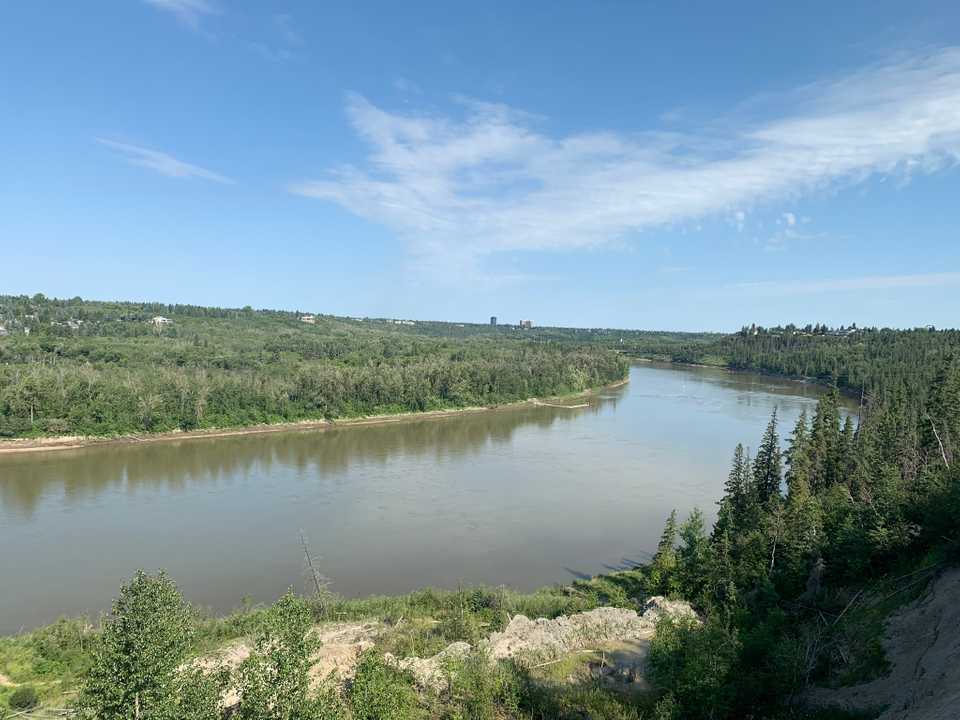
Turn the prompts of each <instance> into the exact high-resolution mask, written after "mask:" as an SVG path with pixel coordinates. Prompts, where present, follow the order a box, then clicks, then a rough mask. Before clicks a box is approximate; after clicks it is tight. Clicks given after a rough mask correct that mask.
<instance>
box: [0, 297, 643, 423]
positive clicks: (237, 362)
mask: <svg viewBox="0 0 960 720" xmlns="http://www.w3.org/2000/svg"><path fill="white" fill-rule="evenodd" d="M2 300H3V302H2V303H0V310H2V317H3V320H2V321H3V322H6V323H7V325H8V326H9V327H8V329H9V328H14V330H15V332H13V333H11V334H9V335H7V336H5V337H2V338H0V436H5V437H28V436H38V435H74V434H76V435H110V434H123V433H140V432H158V431H167V430H176V429H179V430H192V429H199V428H208V427H230V426H240V425H249V424H255V423H274V422H288V421H297V420H304V419H321V418H337V417H351V416H357V415H367V414H376V413H391V412H403V411H423V410H433V409H444V408H457V407H465V406H472V405H491V404H498V403H506V402H513V401H517V400H525V399H527V398H529V397H535V396H547V395H558V394H564V393H571V392H579V391H582V390H585V389H587V388H590V387H595V386H599V385H603V384H607V383H610V382H614V381H617V380H620V379H622V378H623V377H625V375H626V371H627V365H626V362H625V361H624V360H623V359H622V358H621V357H619V356H618V355H617V354H616V353H614V352H612V351H610V350H608V349H604V348H601V347H594V348H581V347H578V346H575V345H571V344H564V343H549V342H548V343H544V342H534V341H532V340H530V339H528V338H523V339H511V340H510V341H507V340H504V339H499V338H495V337H494V338H488V337H475V338H449V337H432V336H426V335H418V334H415V333H411V332H408V331H405V332H401V331H398V330H396V329H394V326H392V325H387V324H386V323H379V324H377V323H358V322H353V321H349V320H346V319H337V318H332V317H329V316H318V317H315V318H314V322H313V323H310V324H308V323H305V322H302V321H301V320H300V316H299V314H297V313H278V312H273V311H253V310H249V309H241V310H236V311H232V310H231V311H221V310H219V309H217V308H195V307H192V306H154V305H150V304H144V305H137V304H133V303H87V302H84V301H79V300H75V301H54V300H47V299H45V298H41V297H36V296H35V297H33V298H27V299H24V298H3V299H2ZM158 310H163V311H164V312H166V313H167V314H166V315H164V316H162V317H163V318H164V320H166V321H169V322H161V321H154V318H155V317H157V316H155V315H154V313H155V312H156V311H158ZM404 329H405V330H406V326H404Z"/></svg>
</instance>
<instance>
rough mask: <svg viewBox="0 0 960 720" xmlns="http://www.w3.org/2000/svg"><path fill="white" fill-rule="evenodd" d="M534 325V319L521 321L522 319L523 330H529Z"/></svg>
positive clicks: (521, 327) (521, 326)
mask: <svg viewBox="0 0 960 720" xmlns="http://www.w3.org/2000/svg"><path fill="white" fill-rule="evenodd" d="M532 327H533V320H521V321H520V329H521V330H529V329H530V328H532Z"/></svg>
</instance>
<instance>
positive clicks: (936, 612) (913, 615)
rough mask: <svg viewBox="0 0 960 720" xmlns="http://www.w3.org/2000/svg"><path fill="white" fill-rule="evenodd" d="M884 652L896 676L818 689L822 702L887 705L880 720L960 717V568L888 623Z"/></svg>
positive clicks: (817, 700) (814, 697) (812, 697)
mask: <svg viewBox="0 0 960 720" xmlns="http://www.w3.org/2000/svg"><path fill="white" fill-rule="evenodd" d="M883 647H884V651H885V652H886V655H887V659H888V660H889V661H890V665H891V670H890V674H889V675H887V676H886V677H883V678H880V679H878V680H874V681H873V682H869V683H865V684H863V685H856V686H854V687H849V688H840V689H838V690H828V689H826V688H815V689H814V690H813V691H811V692H810V693H808V695H807V699H808V700H809V701H810V702H811V703H813V704H816V705H838V706H840V707H845V708H850V709H875V708H881V707H885V708H886V710H885V711H884V712H883V714H882V715H880V718H879V720H957V718H958V717H960V568H953V569H951V570H948V571H946V572H944V573H942V574H941V575H940V577H938V578H937V579H936V580H935V581H934V582H933V583H932V584H931V585H930V588H929V589H928V591H927V593H926V595H924V597H922V598H920V599H919V600H917V601H916V602H915V603H912V604H911V605H908V606H907V607H905V608H902V609H901V610H899V611H898V612H896V613H895V614H893V615H892V616H891V617H890V619H889V620H888V621H887V628H886V636H885V638H884V640H883Z"/></svg>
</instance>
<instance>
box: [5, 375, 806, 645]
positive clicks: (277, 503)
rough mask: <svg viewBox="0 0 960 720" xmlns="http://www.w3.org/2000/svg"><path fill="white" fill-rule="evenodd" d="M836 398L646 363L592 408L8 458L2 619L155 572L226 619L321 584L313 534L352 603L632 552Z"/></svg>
mask: <svg viewBox="0 0 960 720" xmlns="http://www.w3.org/2000/svg"><path fill="white" fill-rule="evenodd" d="M820 392H821V390H820V389H819V388H817V387H815V386H811V385H806V384H801V383H794V382H789V381H783V380H777V379H773V378H770V377H766V376H760V375H752V374H741V373H730V372H726V371H722V370H717V369H709V368H675V367H669V366H661V365H657V364H647V363H644V364H638V365H635V366H634V367H633V368H632V369H631V373H630V382H629V383H628V384H627V385H624V386H622V387H618V388H615V389H610V390H605V391H603V392H601V393H599V394H598V395H597V396H595V397H594V398H591V400H590V401H589V406H588V407H582V408H575V409H568V408H557V407H531V406H522V407H515V408H506V409H502V410H497V411H493V412H486V413H477V414H465V415H462V416H455V417H447V418H435V419H412V420H409V421H404V422H397V423H391V424H386V425H379V426H363V427H352V428H348V427H345V428H341V429H335V430H331V431H326V432H311V431H291V432H283V433H271V434H263V435H248V436H241V437H232V438H218V439H197V440H185V441H174V442H169V443H154V444H144V445H112V446H101V447H90V448H85V449H79V450H66V451H58V452H52V453H30V454H25V455H11V456H6V457H0V634H9V633H13V632H18V631H19V630H21V629H23V628H30V627H33V626H36V625H39V624H42V623H47V622H50V621H52V620H54V619H56V618H57V617H58V616H60V615H77V614H83V613H86V614H90V615H92V616H96V614H97V613H99V612H101V611H103V610H105V609H107V608H108V607H109V604H110V600H111V598H112V597H114V596H115V595H116V592H117V590H118V589H119V587H120V584H121V582H122V581H123V580H124V579H125V578H128V577H129V576H130V575H131V573H132V572H133V571H134V570H135V569H136V568H138V567H142V568H146V569H151V570H152V569H157V568H165V569H167V570H168V571H169V572H170V573H171V575H172V576H173V577H174V579H175V580H176V581H177V582H178V584H179V585H180V587H181V589H182V590H183V591H184V594H185V595H186V596H187V598H188V599H190V600H191V601H193V602H195V603H197V604H199V605H201V606H204V607H208V608H210V609H211V610H213V611H216V612H222V611H227V610H229V609H232V608H234V607H237V606H238V605H239V604H240V603H241V601H242V600H243V599H249V600H251V601H254V602H260V601H270V600H273V599H275V598H276V597H278V596H279V595H280V594H281V593H282V592H283V591H284V590H285V589H286V588H287V587H289V586H293V587H294V588H296V589H298V590H305V589H306V588H307V584H306V576H305V573H304V558H303V551H302V549H301V544H300V531H301V530H302V531H303V533H304V535H305V536H306V538H307V541H308V544H309V547H310V549H311V551H312V553H313V554H314V555H315V556H318V565H319V569H320V570H321V571H322V572H323V573H324V574H326V575H327V576H329V577H330V578H331V580H332V585H331V590H333V591H335V592H338V593H341V594H344V595H350V596H356V595H365V594H371V593H398V592H404V591H408V590H412V589H415V588H418V587H423V586H426V585H436V586H443V587H452V586H456V584H457V583H458V582H463V583H465V584H471V583H487V584H506V585H509V586H512V587H515V588H518V589H523V590H529V589H533V588H536V587H538V586H541V585H545V584H549V583H554V582H567V581H570V580H572V579H574V578H576V577H580V576H586V575H591V574H595V573H598V572H603V571H605V570H610V569H613V568H619V567H624V566H626V565H629V564H630V563H633V562H637V561H643V560H646V559H648V558H649V554H650V552H651V551H652V550H653V549H654V548H655V547H656V543H657V539H658V537H659V534H660V531H661V529H662V527H663V521H664V519H665V518H666V516H667V515H668V514H669V512H670V510H671V509H672V508H677V509H678V511H679V512H680V513H681V514H682V515H683V514H686V513H687V512H688V511H689V510H690V509H692V508H693V507H695V506H699V507H701V508H702V509H703V510H704V511H705V513H706V514H707V516H708V518H709V519H710V520H711V521H712V519H713V517H714V515H715V503H716V501H717V499H718V498H719V497H720V495H721V493H722V490H723V483H724V480H725V478H726V474H727V470H728V465H729V461H730V458H731V456H732V454H733V448H734V446H735V445H736V443H738V442H743V443H744V444H745V445H752V446H755V445H756V444H757V442H758V441H759V439H760V436H761V434H762V432H763V430H764V427H765V426H766V423H767V420H768V418H769V416H770V413H771V411H772V410H773V408H774V407H776V408H777V409H778V412H779V417H780V419H781V436H784V435H786V434H788V433H789V431H790V429H791V428H792V426H793V424H794V422H795V421H796V419H797V417H798V416H799V414H800V412H801V411H802V410H803V409H804V408H807V409H808V410H809V411H811V412H812V409H813V405H814V404H815V402H816V397H817V396H818V395H819V393H820ZM577 402H582V401H577Z"/></svg>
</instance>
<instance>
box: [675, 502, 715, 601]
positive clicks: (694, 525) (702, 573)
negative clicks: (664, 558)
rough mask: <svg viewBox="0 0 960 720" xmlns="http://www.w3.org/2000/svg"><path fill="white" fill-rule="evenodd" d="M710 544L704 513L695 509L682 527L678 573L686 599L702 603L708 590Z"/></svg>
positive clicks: (678, 554) (678, 553) (678, 552)
mask: <svg viewBox="0 0 960 720" xmlns="http://www.w3.org/2000/svg"><path fill="white" fill-rule="evenodd" d="M709 563H710V542H709V541H708V540H707V536H706V534H705V532H704V521H703V513H702V512H701V511H700V509H699V508H694V509H693V510H692V511H691V512H690V515H688V516H687V519H686V520H684V522H683V525H681V526H680V548H679V550H678V551H677V571H678V574H679V580H680V588H681V592H682V594H683V595H684V597H686V598H689V599H690V600H693V601H700V600H701V599H702V598H703V595H704V591H705V589H706V582H707V575H708V569H709Z"/></svg>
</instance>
